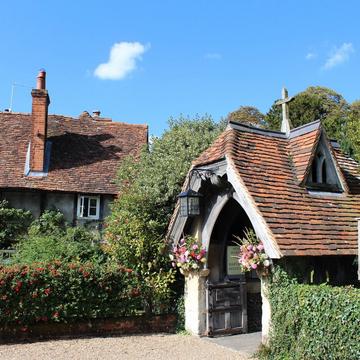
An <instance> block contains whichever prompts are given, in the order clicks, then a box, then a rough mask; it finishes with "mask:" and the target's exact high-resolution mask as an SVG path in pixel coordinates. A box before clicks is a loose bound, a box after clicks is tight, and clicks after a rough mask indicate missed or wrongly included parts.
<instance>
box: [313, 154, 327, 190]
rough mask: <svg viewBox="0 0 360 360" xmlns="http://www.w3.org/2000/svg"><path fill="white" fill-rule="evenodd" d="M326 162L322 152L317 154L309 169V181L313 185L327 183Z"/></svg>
mask: <svg viewBox="0 0 360 360" xmlns="http://www.w3.org/2000/svg"><path fill="white" fill-rule="evenodd" d="M327 172H328V170H327V161H326V158H325V155H324V154H323V152H322V151H320V152H318V153H317V155H316V156H315V158H314V161H313V164H312V167H311V180H312V182H313V183H315V184H326V183H327V178H328V176H327Z"/></svg>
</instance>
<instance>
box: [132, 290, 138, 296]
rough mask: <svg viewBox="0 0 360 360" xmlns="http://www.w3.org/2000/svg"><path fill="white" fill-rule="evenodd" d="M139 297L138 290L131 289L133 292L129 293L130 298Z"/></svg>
mask: <svg viewBox="0 0 360 360" xmlns="http://www.w3.org/2000/svg"><path fill="white" fill-rule="evenodd" d="M139 295H140V291H139V289H133V290H132V291H131V296H132V297H137V296H139Z"/></svg>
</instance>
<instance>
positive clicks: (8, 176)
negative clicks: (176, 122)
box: [0, 113, 148, 194]
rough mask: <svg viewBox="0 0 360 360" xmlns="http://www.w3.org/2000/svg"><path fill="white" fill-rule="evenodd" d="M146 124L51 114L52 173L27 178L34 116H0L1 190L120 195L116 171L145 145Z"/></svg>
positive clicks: (6, 114)
mask: <svg viewBox="0 0 360 360" xmlns="http://www.w3.org/2000/svg"><path fill="white" fill-rule="evenodd" d="M147 136H148V128H147V126H146V125H131V124H125V123H118V122H111V121H106V119H105V120H101V118H100V119H99V120H95V119H94V118H92V117H91V116H81V117H80V118H79V119H75V118H71V117H65V116H59V115H49V117H48V141H50V142H51V143H52V147H51V158H50V167H49V171H48V175H47V176H45V177H31V176H25V175H24V169H25V160H26V152H27V148H28V145H29V141H30V137H31V115H30V114H22V113H0V169H1V170H0V188H24V189H29V188H31V189H41V190H49V191H68V192H86V193H100V194H101V193H102V194H116V193H117V186H116V184H115V181H114V180H115V178H116V171H117V169H118V167H119V164H120V161H121V159H123V158H124V156H126V155H129V154H131V155H134V156H137V155H138V154H139V152H140V150H141V148H142V147H143V146H144V145H145V144H146V143H147Z"/></svg>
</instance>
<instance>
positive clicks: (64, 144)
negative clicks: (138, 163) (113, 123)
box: [48, 132, 122, 170]
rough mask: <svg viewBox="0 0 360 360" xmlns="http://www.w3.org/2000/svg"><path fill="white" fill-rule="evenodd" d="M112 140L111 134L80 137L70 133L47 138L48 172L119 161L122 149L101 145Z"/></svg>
mask: <svg viewBox="0 0 360 360" xmlns="http://www.w3.org/2000/svg"><path fill="white" fill-rule="evenodd" d="M112 138H114V136H113V135H111V134H100V135H80V134H76V133H70V132H66V133H65V134H63V135H59V136H52V137H49V138H48V139H49V141H51V142H52V152H51V161H50V170H59V169H70V168H74V167H79V166H84V165H89V164H93V163H96V162H100V161H103V160H114V159H119V158H120V157H121V156H120V155H119V153H120V152H121V151H122V148H120V147H118V146H116V145H104V144H102V143H103V142H105V141H107V140H110V139H112Z"/></svg>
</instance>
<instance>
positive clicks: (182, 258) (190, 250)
mask: <svg viewBox="0 0 360 360" xmlns="http://www.w3.org/2000/svg"><path fill="white" fill-rule="evenodd" d="M170 260H171V264H172V266H173V267H174V268H176V267H178V268H179V269H180V272H181V273H182V274H183V275H185V276H186V275H188V274H189V273H192V272H199V274H200V272H201V271H202V273H206V272H207V275H208V272H209V270H208V269H204V267H205V263H206V250H205V248H204V247H203V246H202V244H201V242H200V241H199V240H198V239H196V238H195V237H193V236H187V237H183V238H182V239H180V241H179V243H178V245H176V246H174V248H173V250H172V252H171V254H170ZM204 270H206V271H205V272H204ZM207 275H205V276H207ZM200 276H202V275H200Z"/></svg>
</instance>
